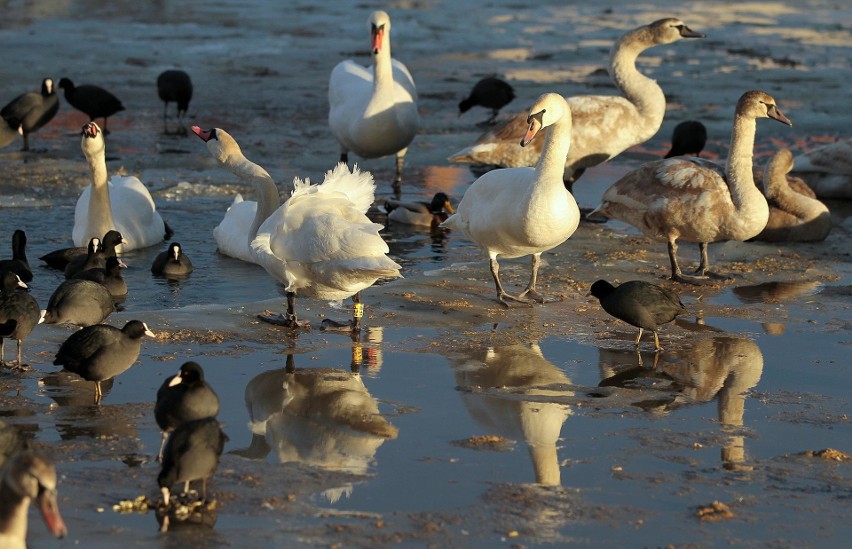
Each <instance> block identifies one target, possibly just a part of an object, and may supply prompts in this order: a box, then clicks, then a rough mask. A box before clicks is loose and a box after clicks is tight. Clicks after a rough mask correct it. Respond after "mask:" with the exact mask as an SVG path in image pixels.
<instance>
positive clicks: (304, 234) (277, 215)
mask: <svg viewBox="0 0 852 549" xmlns="http://www.w3.org/2000/svg"><path fill="white" fill-rule="evenodd" d="M293 185H294V187H295V190H294V191H293V194H292V195H291V196H290V198H288V199H287V201H286V202H284V204H282V205H281V207H280V208H278V209H277V210H276V211H275V212H274V213H273V214H272V215H271V216H269V218H267V220H266V221H264V222H263V224H262V225H261V226H260V229H258V231H257V237H256V238H255V239H254V241H253V242H252V244H251V248H252V252H253V253H254V255H255V259H256V262H257V263H258V264H259V265H261V266H262V267H263V268H264V269H266V271H267V272H268V273H269V274H270V275H272V277H273V278H274V279H275V280H277V281H279V282H281V283H282V284H284V286H285V290H286V292H287V313H286V314H285V315H281V316H279V317H272V318H269V317H265V316H261V317H260V318H261V319H263V320H266V321H268V322H272V323H274V324H281V325H284V326H288V327H298V326H304V325H305V323H304V322H300V321H298V320H297V318H296V313H295V298H296V294H298V295H300V296H305V297H314V298H317V299H322V300H327V301H340V300H343V299H346V298H347V297H352V298H353V301H354V302H355V312H354V316H353V322H352V323H351V325H347V327H349V326H351V328H352V330H353V331H357V330H359V329H360V327H361V324H360V322H361V315H362V314H363V306H362V304H361V300H360V292H361V290H363V289H364V288H369V287H370V286H372V285H373V284H374V283H375V282H376V281H377V280H378V279H379V278H385V277H399V276H402V275H401V274H400V273H399V270H400V268H401V267H400V266H399V265H397V264H396V262H394V261H393V260H391V259H390V258H389V257H388V256H387V255H386V254H387V253H388V251H389V249H388V245H387V244H386V243H385V241H384V239H383V238H382V237H381V236H379V231H380V230H381V229H383V228H384V227H383V226H382V225H380V224H378V223H373V222H372V221H370V220H369V219H368V218H367V216H366V215H365V213H366V211H367V209H368V208H369V207H370V205H371V204H372V203H373V196H374V193H375V189H376V185H375V183H374V182H373V176H372V175H371V174H370V173H369V172H361V171H360V170H359V169H358V167H357V166H355V168H354V169H353V170H352V171H351V172H350V171H349V168H348V167H347V166H346V164H344V163H342V162H341V163H339V164H338V165H337V166H336V167H335V168H334V169H333V170H329V171H328V172H326V174H325V180H324V181H323V182H322V184H320V185H311V181H310V179H305V180H304V181H302V180H301V179H299V178H296V179H294V180H293ZM324 323H325V321H324Z"/></svg>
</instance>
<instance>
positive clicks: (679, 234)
mask: <svg viewBox="0 0 852 549" xmlns="http://www.w3.org/2000/svg"><path fill="white" fill-rule="evenodd" d="M767 117H768V118H774V119H775V120H778V121H779V122H783V123H785V124H788V125H791V126H792V122H790V121H789V120H788V119H787V118H786V117H785V116H784V115H783V114H781V111H779V110H778V107H777V106H776V105H775V99H773V98H772V97H771V96H769V95H767V94H766V93H764V92H762V91H749V92H746V93H745V94H743V96H742V97H740V100H739V101H738V102H737V108H736V112H735V114H734V128H733V131H732V133H731V150H730V156H728V163H727V166H726V167H725V170H724V172H723V171H722V168H721V166H719V165H717V164H714V163H713V162H708V161H706V160H702V159H700V158H692V157H676V158H668V159H666V160H656V161H654V162H648V163H646V164H643V165H642V166H640V167H639V168H637V169H635V170H633V171H632V172H630V173H628V174H626V175H625V176H623V177H622V178H621V179H619V180H618V181H616V182H615V183H613V184H612V186H611V187H610V188H609V189H607V191H606V192H605V193H604V196H603V200H602V202H601V205H600V206H598V208H597V209H596V210H595V211H594V212H592V213H591V214H589V215H590V216H591V215H594V214H596V213H600V214H603V215H605V216H606V217H610V218H613V219H620V220H621V221H624V222H625V223H629V224H631V225H633V226H634V227H636V228H637V229H639V230H640V231H642V232H643V233H644V234H645V235H647V236H650V237H652V238H656V239H660V240H666V241H668V248H669V259H670V261H671V267H672V280H676V281H678V282H690V283H698V282H701V281H704V280H706V279H707V278H708V277H707V275H708V274H709V271H708V269H709V260H708V258H707V244H708V243H709V242H720V241H723V240H740V241H743V240H748V239H749V238H752V237H754V236H757V234H758V233H760V231H762V230H763V228H764V227H765V226H766V222H767V220H768V219H769V206H768V205H767V203H766V198H764V196H763V194H762V193H761V192H760V190H759V189H758V188H757V187H756V186H755V184H754V174H753V173H752V167H753V163H752V155H753V153H754V136H755V132H756V129H757V128H756V127H757V122H756V120H757V119H758V118H767ZM678 239H681V240H685V241H687V242H697V243H698V244H699V249H700V252H701V262H700V264H699V265H698V270H697V271H696V273H695V276H691V275H684V274H683V273H682V272H681V269H680V266H679V265H678V263H677V240H678Z"/></svg>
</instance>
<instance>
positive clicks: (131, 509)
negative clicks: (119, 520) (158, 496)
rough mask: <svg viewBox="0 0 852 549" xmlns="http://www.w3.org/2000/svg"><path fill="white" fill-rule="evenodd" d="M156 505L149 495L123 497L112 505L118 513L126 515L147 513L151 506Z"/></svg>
mask: <svg viewBox="0 0 852 549" xmlns="http://www.w3.org/2000/svg"><path fill="white" fill-rule="evenodd" d="M153 507H154V502H153V501H151V498H149V497H148V496H139V497H137V498H136V499H123V500H121V501H119V502H118V503H117V504H115V505H113V506H112V510H113V511H115V512H116V513H120V514H122V515H126V514H128V513H143V514H144V513H147V512H148V509H149V508H153Z"/></svg>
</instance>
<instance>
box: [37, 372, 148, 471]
mask: <svg viewBox="0 0 852 549" xmlns="http://www.w3.org/2000/svg"><path fill="white" fill-rule="evenodd" d="M113 382H114V379H107V380H104V381H102V382H101V390H102V391H103V393H104V394H105V395H106V394H109V392H110V390H111V389H112V385H113ZM39 385H40V386H41V387H42V394H44V395H46V396H48V397H50V398H51V399H53V400H54V401H55V402H56V404H58V405H59V408H58V409H57V410H56V412H55V413H54V417H55V427H56V432H57V433H58V434H59V436H60V438H62V440H73V439H76V438H92V439H103V440H119V441H121V442H122V448H121V449H116V451H117V452H119V451H120V452H123V453H125V455H124V458H123V459H129V460H131V461H133V462H134V463H135V462H137V461H138V460H139V458H138V457H137V452H139V451H140V450H141V449H142V446H141V443H140V442H139V433H138V432H137V428H136V426H137V420H138V414H139V410H138V409H132V407H131V406H128V405H126V404H125V405H112V406H103V407H101V406H98V405H95V404H94V403H93V401H92V395H93V394H94V392H95V382H94V381H86V380H84V379H81V378H80V376H78V375H76V374H72V373H70V372H66V371H59V372H54V373H49V374H47V375H45V376H44V377H43V378H42V379H41V380H40V381H39Z"/></svg>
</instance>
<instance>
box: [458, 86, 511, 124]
mask: <svg viewBox="0 0 852 549" xmlns="http://www.w3.org/2000/svg"><path fill="white" fill-rule="evenodd" d="M514 98H515V90H514V89H512V86H510V85H509V84H508V83H507V82H506V81H504V80H500V79H499V78H496V77H494V76H488V77H486V78H483V79H482V80H480V81H479V82H477V83H476V84H474V86H473V89H472V90H470V95H468V96H467V97H466V98H465V99H462V101H461V103H459V116H461V115H462V114H464V113H465V112H467V111H468V110H469V109H470V108H471V107H475V106H477V105H479V106H481V107H485V108H488V109H491V118H489V119H488V120H486V121H485V122H486V124H491V123H493V122H494V119H495V118H497V113H499V112H500V109H502V108H503V107H505V106H506V105H508V104H509V103H510V102H511V101H512V99H514Z"/></svg>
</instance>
